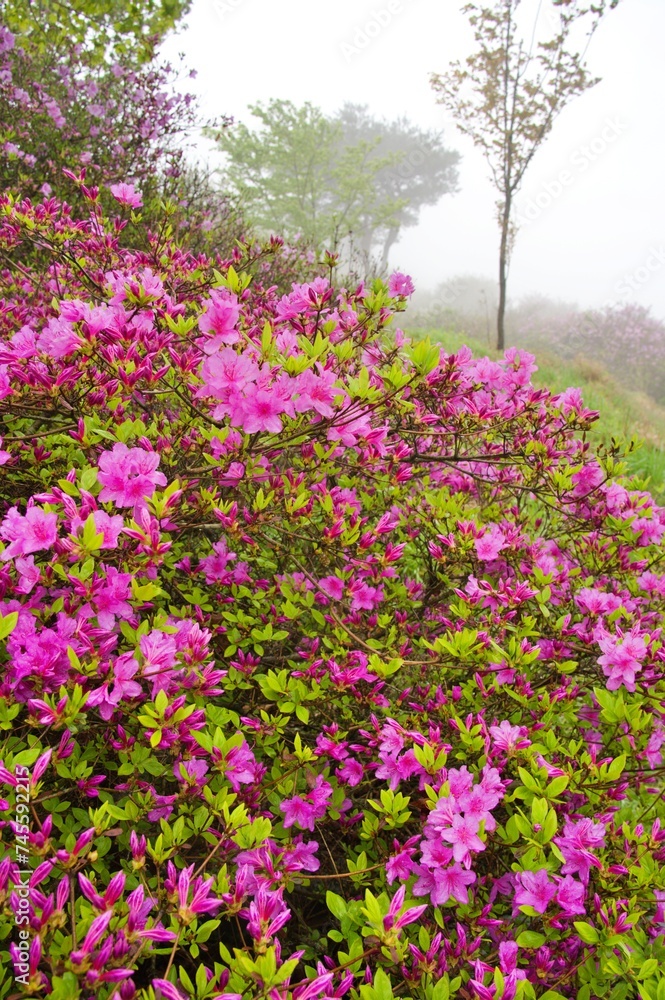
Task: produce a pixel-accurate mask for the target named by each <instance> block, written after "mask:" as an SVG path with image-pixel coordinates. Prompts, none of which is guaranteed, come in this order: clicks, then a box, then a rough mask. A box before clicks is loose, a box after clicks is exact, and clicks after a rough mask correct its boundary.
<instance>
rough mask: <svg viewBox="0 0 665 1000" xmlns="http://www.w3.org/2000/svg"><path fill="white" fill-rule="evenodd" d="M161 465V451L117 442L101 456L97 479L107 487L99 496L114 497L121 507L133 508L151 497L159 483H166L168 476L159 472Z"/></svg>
mask: <svg viewBox="0 0 665 1000" xmlns="http://www.w3.org/2000/svg"><path fill="white" fill-rule="evenodd" d="M158 465H159V455H158V454H157V452H154V451H145V450H144V449H143V448H128V447H127V445H126V444H122V443H121V442H117V443H116V444H114V445H113V449H112V450H111V451H105V452H103V453H102V454H101V455H100V457H99V473H98V475H97V478H98V479H99V482H100V483H101V484H102V486H103V489H102V491H101V493H100V494H99V499H100V500H101V501H107V500H110V501H112V502H113V503H115V505H116V506H117V507H133V506H135V505H136V504H138V503H140V501H141V500H144V499H146V498H147V497H151V496H152V495H153V493H154V492H155V487H156V486H166V476H165V475H164V473H163V472H157V466H158Z"/></svg>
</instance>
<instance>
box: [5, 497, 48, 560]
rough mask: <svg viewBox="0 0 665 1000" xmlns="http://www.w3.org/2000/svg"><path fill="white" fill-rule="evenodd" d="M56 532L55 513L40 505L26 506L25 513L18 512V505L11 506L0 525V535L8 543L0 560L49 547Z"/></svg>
mask: <svg viewBox="0 0 665 1000" xmlns="http://www.w3.org/2000/svg"><path fill="white" fill-rule="evenodd" d="M57 534H58V517H57V514H52V513H47V512H46V511H45V510H43V508H41V507H28V509H27V511H26V513H25V514H19V512H18V507H12V508H10V510H9V511H8V512H7V514H6V515H5V518H4V520H3V522H2V525H0V537H2V538H4V539H5V541H8V542H9V543H10V544H9V545H8V546H7V548H6V549H5V550H4V552H2V554H0V560H2V562H6V561H7V560H8V559H13V558H14V557H15V556H26V555H28V554H29V553H30V552H39V550H40V549H50V548H51V546H52V545H54V544H55V540H56V538H57Z"/></svg>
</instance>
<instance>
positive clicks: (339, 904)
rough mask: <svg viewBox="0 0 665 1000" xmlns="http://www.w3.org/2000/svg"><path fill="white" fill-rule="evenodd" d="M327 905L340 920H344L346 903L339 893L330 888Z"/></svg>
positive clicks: (327, 894)
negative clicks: (331, 890)
mask: <svg viewBox="0 0 665 1000" xmlns="http://www.w3.org/2000/svg"><path fill="white" fill-rule="evenodd" d="M326 906H327V907H328V909H329V910H330V912H331V913H332V915H333V916H334V917H337V919H338V920H342V919H343V918H344V917H345V916H346V903H345V901H344V900H343V899H342V897H341V896H338V895H337V893H335V892H330V890H328V892H327V893H326Z"/></svg>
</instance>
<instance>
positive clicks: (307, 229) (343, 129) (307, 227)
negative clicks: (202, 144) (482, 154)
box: [214, 100, 459, 267]
mask: <svg viewBox="0 0 665 1000" xmlns="http://www.w3.org/2000/svg"><path fill="white" fill-rule="evenodd" d="M250 111H251V113H252V115H253V116H254V117H255V118H257V119H258V122H259V127H258V128H250V127H249V126H248V125H246V124H244V123H238V124H237V125H234V126H232V127H231V128H227V129H224V130H223V131H221V132H219V133H214V138H215V139H216V141H217V143H218V145H219V147H220V149H221V150H222V151H223V152H224V153H226V157H227V161H226V165H225V167H224V168H223V169H222V177H223V183H224V186H225V187H226V188H227V189H228V190H230V191H231V192H233V193H234V194H236V195H237V196H239V198H240V200H241V202H242V204H243V205H244V207H245V210H246V212H247V215H248V218H249V219H250V221H252V222H253V223H254V224H255V225H256V226H257V227H258V228H259V229H263V230H269V231H276V232H279V233H282V234H284V235H286V236H293V235H295V234H300V235H301V236H303V237H304V238H305V239H306V240H308V241H309V242H311V243H313V244H314V245H316V246H317V247H322V246H328V247H329V246H331V245H333V244H335V243H338V242H339V241H340V240H344V239H346V238H350V239H351V240H352V241H353V242H354V244H356V245H357V246H358V248H359V249H360V250H361V251H362V252H363V254H364V255H365V257H366V258H369V257H370V256H371V254H372V253H373V252H374V251H376V250H377V248H378V251H379V255H380V261H381V265H380V266H383V267H385V266H386V265H387V262H388V253H389V251H390V248H391V246H392V245H393V244H394V243H395V241H396V240H397V238H398V237H399V234H400V231H401V229H402V228H403V227H404V226H410V225H415V223H416V222H417V221H418V213H419V210H420V208H421V206H422V205H426V204H434V203H435V202H436V201H438V200H439V198H440V197H441V196H442V195H443V194H445V193H447V192H451V191H454V190H455V189H456V185H457V172H456V163H457V161H458V159H459V156H458V154H457V153H455V152H452V151H450V150H447V149H446V148H445V147H444V145H443V141H442V138H441V136H440V135H439V134H438V133H435V132H429V131H423V130H421V129H418V128H417V127H416V126H415V125H413V124H412V123H411V122H409V121H407V120H406V119H404V118H402V119H398V120H397V121H394V122H386V121H381V120H377V119H375V118H373V117H372V116H371V115H370V114H369V112H368V110H367V108H365V107H362V106H357V105H351V104H347V105H346V106H345V107H344V108H342V110H341V111H340V112H339V113H338V114H337V115H333V116H328V115H325V114H324V113H323V111H321V110H320V109H319V108H317V107H315V106H314V105H312V104H309V103H306V104H304V105H302V106H301V107H297V106H296V105H295V104H293V103H292V102H291V101H282V100H271V101H270V102H269V103H268V104H267V105H266V104H255V105H252V106H251V107H250Z"/></svg>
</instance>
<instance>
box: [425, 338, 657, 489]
mask: <svg viewBox="0 0 665 1000" xmlns="http://www.w3.org/2000/svg"><path fill="white" fill-rule="evenodd" d="M410 335H411V336H413V337H414V339H426V338H427V337H429V339H430V340H431V341H432V342H434V341H436V342H438V343H440V344H442V345H443V347H444V348H445V349H446V351H450V352H453V351H456V350H458V349H459V348H460V347H461V346H462V345H463V344H467V345H468V347H470V348H471V350H472V351H473V353H474V354H475V355H476V356H478V357H482V356H483V355H486V354H489V355H490V356H491V357H498V356H499V355H498V354H497V353H496V352H492V351H488V348H487V344H483V343H481V342H479V341H475V340H473V339H471V338H469V337H464V336H463V335H461V334H456V333H447V332H445V331H442V330H418V331H412V332H411V334H410ZM536 361H537V364H538V371H537V372H536V373H535V375H534V379H533V381H534V383H535V384H536V385H539V386H544V387H546V388H548V389H551V390H552V392H561V391H562V390H563V389H565V388H567V387H568V386H575V387H577V388H579V389H581V390H582V395H583V398H584V402H585V403H586V405H587V406H589V407H590V408H591V409H593V410H598V412H599V413H600V419H599V420H598V422H597V424H596V425H595V428H594V437H595V439H596V440H597V441H603V442H608V443H609V441H610V440H611V439H612V438H615V439H616V440H620V441H622V442H625V443H628V442H630V441H631V440H632V441H634V442H635V447H634V450H633V451H632V452H631V454H630V455H628V457H627V459H626V463H627V466H628V471H629V472H630V473H631V474H633V475H636V476H639V477H640V479H642V480H643V481H644V482H643V484H642V485H644V486H645V488H648V489H650V490H651V492H652V493H653V494H654V496H655V497H656V498H657V499H658V500H659V501H660V502H665V407H662V406H659V405H658V404H657V403H655V402H654V401H653V400H652V399H651V398H650V397H649V396H647V395H645V394H644V393H639V392H631V391H629V390H627V389H623V388H622V387H621V385H620V384H619V383H618V382H617V381H616V380H615V379H613V378H612V377H611V376H610V375H609V374H608V373H607V372H606V371H605V369H603V368H601V367H600V366H597V365H596V364H595V363H594V362H593V361H589V360H587V359H584V358H580V359H579V360H578V361H577V362H575V363H566V362H563V361H560V360H559V359H558V358H555V357H553V356H551V355H549V356H548V355H544V354H539V355H538V357H537V358H536Z"/></svg>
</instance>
